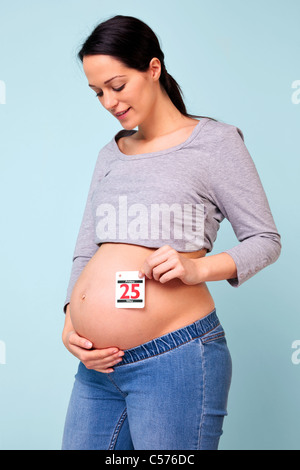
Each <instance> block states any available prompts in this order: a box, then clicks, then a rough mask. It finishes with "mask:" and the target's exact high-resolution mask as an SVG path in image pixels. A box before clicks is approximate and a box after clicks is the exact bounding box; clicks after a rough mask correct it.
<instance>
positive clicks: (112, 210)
mask: <svg viewBox="0 0 300 470" xmlns="http://www.w3.org/2000/svg"><path fill="white" fill-rule="evenodd" d="M79 57H80V59H81V61H82V63H83V69H84V72H85V75H86V77H87V81H88V86H89V87H90V88H91V89H92V90H93V92H94V93H95V96H96V97H97V98H98V99H99V101H100V103H101V105H102V106H104V108H105V109H106V110H107V111H108V112H109V113H111V114H112V115H113V116H114V117H115V118H116V119H118V120H119V121H120V123H121V125H122V127H123V129H122V130H121V131H120V132H119V133H118V134H117V135H115V136H114V137H113V138H112V140H110V141H109V142H108V144H107V145H105V146H104V147H103V148H102V149H101V151H100V153H99V155H98V159H97V161H96V165H95V169H94V173H93V176H92V181H91V184H90V188H89V193H88V197H87V202H86V206H85V210H84V214H83V219H82V223H81V226H80V230H79V234H78V238H77V241H76V246H75V251H74V255H73V265H72V271H71V277H70V282H69V286H68V290H67V297H66V301H65V305H64V312H65V326H64V329H63V335H62V337H63V342H64V345H65V346H66V348H67V349H68V350H69V351H70V352H71V353H72V354H73V355H74V356H76V357H77V358H78V359H79V361H80V362H79V368H78V371H77V374H76V378H75V383H74V387H73V391H72V395H71V399H70V404H69V407H68V412H67V417H66V423H65V429H64V436H63V445H62V448H63V449H87V450H96V449H102V450H103V449H114V450H129V449H156V450H158V449H164V450H176V449H181V450H202V449H207V450H215V449H217V448H218V443H219V438H220V435H221V434H222V425H223V419H224V416H225V415H226V414H227V411H226V407H227V398H228V392H229V387H230V381H231V359H230V353H229V351H228V348H227V344H226V339H225V334H224V330H223V328H222V326H221V324H220V322H219V320H218V317H217V312H216V307H215V303H214V300H213V298H212V296H211V294H210V292H209V290H208V288H207V285H206V282H207V281H218V280H223V279H224V280H227V281H228V282H229V283H230V284H231V285H232V286H234V287H238V286H240V285H241V284H242V283H243V282H245V281H246V280H248V279H249V278H250V277H252V276H253V275H254V274H255V273H257V272H258V271H260V270H261V269H263V268H265V267H266V266H268V265H270V264H271V263H274V262H275V261H276V260H277V258H278V256H279V254H280V250H281V243H280V235H279V234H278V231H277V229H276V226H275V223H274V220H273V217H272V214H271V211H270V207H269V204H268V201H267V198H266V195H265V192H264V189H263V187H262V184H261V181H260V178H259V176H258V174H257V171H256V168H255V165H254V163H253V160H252V158H251V156H250V155H249V152H248V150H247V148H246V146H245V144H244V137H243V134H242V132H241V130H240V129H239V128H237V127H235V126H233V125H231V124H226V123H222V122H218V121H216V120H214V119H212V118H208V117H203V116H193V115H190V114H188V113H187V111H186V108H185V105H184V102H183V100H182V95H181V90H180V87H179V86H178V84H177V83H176V81H175V80H174V79H173V78H172V76H171V75H170V74H168V72H167V70H166V67H165V63H164V54H163V52H162V51H161V48H160V45H159V42H158V39H157V37H156V35H155V34H154V32H153V31H152V30H151V29H150V28H149V27H148V26H147V25H146V24H145V23H143V22H142V21H140V20H138V19H136V18H133V17H128V16H120V15H118V16H115V17H113V18H110V19H108V20H107V21H105V22H103V23H101V24H99V25H98V26H97V27H96V28H95V30H94V31H93V32H92V33H91V35H90V36H89V37H88V38H87V40H86V41H85V43H84V44H83V46H82V48H81V50H80V52H79ZM198 118H199V119H198ZM135 128H137V130H135ZM224 218H226V219H228V220H229V222H230V223H231V225H232V227H233V230H234V232H235V234H236V236H237V239H238V242H239V243H238V244H237V245H236V246H234V247H231V248H229V249H228V250H226V251H224V252H222V253H218V254H212V255H209V256H206V254H207V253H210V252H211V251H212V248H213V244H214V241H215V240H216V236H217V231H218V229H219V225H220V223H221V222H222V220H223V219H224ZM123 271H125V272H126V274H124V273H123V274H122V272H123ZM120 272H121V274H117V273H120ZM118 275H119V276H120V278H121V279H120V280H121V284H120V283H117V280H118V277H117V276H118ZM141 281H142V282H141ZM143 288H144V292H143ZM117 298H118V299H119V300H121V302H120V303H118V302H116V299H117ZM134 299H139V300H142V301H143V302H142V303H140V304H139V303H134ZM122 300H123V303H122Z"/></svg>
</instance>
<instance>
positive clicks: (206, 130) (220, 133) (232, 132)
mask: <svg viewBox="0 0 300 470" xmlns="http://www.w3.org/2000/svg"><path fill="white" fill-rule="evenodd" d="M201 137H202V138H204V139H205V140H206V141H207V142H210V143H211V144H212V145H220V144H222V143H223V144H224V143H226V142H227V143H229V144H230V142H233V141H239V140H242V141H244V134H243V132H242V131H241V129H240V128H239V127H237V126H236V125H234V124H229V123H227V122H223V121H217V120H213V119H207V121H206V122H205V125H204V127H203V129H202V132H201Z"/></svg>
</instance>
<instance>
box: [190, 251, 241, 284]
mask: <svg viewBox="0 0 300 470" xmlns="http://www.w3.org/2000/svg"><path fill="white" fill-rule="evenodd" d="M195 261H196V263H197V271H198V275H197V277H199V279H200V281H199V282H208V281H222V280H225V279H232V278H235V277H236V276H237V269H236V265H235V262H234V260H233V259H232V257H231V256H230V255H228V254H227V253H219V254H217V255H209V256H204V257H203V258H197V259H196V260H195Z"/></svg>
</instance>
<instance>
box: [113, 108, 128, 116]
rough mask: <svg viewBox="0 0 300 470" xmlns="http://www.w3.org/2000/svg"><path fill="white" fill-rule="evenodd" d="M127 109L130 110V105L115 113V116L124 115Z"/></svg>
mask: <svg viewBox="0 0 300 470" xmlns="http://www.w3.org/2000/svg"><path fill="white" fill-rule="evenodd" d="M129 110H130V107H129V108H127V109H125V110H124V111H120V112H119V113H115V116H116V117H121V116H124V114H126V113H127V111H129Z"/></svg>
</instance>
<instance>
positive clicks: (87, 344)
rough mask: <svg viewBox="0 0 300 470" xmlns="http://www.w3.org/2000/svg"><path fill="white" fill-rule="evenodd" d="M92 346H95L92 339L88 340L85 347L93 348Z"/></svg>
mask: <svg viewBox="0 0 300 470" xmlns="http://www.w3.org/2000/svg"><path fill="white" fill-rule="evenodd" d="M92 346H93V345H92V343H91V342H90V341H86V342H85V347H86V348H91V347H92Z"/></svg>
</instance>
